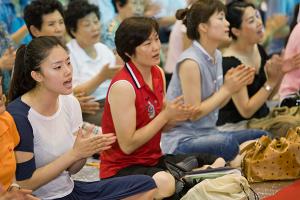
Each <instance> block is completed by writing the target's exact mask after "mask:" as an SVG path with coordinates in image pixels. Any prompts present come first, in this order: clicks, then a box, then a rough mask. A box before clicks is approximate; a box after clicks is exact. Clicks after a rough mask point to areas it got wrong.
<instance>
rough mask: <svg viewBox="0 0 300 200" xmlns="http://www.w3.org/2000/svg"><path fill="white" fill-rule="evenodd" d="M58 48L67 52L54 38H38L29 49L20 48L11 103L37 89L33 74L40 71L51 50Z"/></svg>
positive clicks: (11, 87)
mask: <svg viewBox="0 0 300 200" xmlns="http://www.w3.org/2000/svg"><path fill="white" fill-rule="evenodd" d="M56 46H61V47H62V48H64V49H65V50H66V51H67V47H66V46H65V45H64V44H63V43H62V42H61V41H60V40H59V39H58V38H56V37H54V36H42V37H37V38H34V39H33V40H32V41H31V42H30V43H29V44H28V46H27V47H26V46H25V45H22V46H21V47H19V48H18V50H17V54H16V61H15V67H14V72H13V75H12V80H11V84H10V88H9V93H8V99H9V101H13V100H14V99H16V98H18V97H19V96H22V95H23V94H25V93H26V92H28V91H30V90H32V89H33V88H35V86H36V81H35V80H34V79H33V78H32V77H31V72H32V71H40V67H39V66H40V64H41V62H42V61H43V60H44V59H45V58H46V57H47V56H48V54H49V52H50V50H51V49H52V48H53V47H56Z"/></svg>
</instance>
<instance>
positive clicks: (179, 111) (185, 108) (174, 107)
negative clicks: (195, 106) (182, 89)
mask: <svg viewBox="0 0 300 200" xmlns="http://www.w3.org/2000/svg"><path fill="white" fill-rule="evenodd" d="M164 111H165V113H166V116H167V119H168V122H171V123H174V122H180V121H186V120H188V119H189V118H190V116H191V114H192V110H191V106H189V105H185V104H184V99H183V96H179V97H177V98H176V99H174V100H173V101H171V102H166V103H165V109H164Z"/></svg>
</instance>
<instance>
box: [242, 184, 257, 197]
mask: <svg viewBox="0 0 300 200" xmlns="http://www.w3.org/2000/svg"><path fill="white" fill-rule="evenodd" d="M240 187H241V188H242V190H243V192H244V193H245V195H246V197H247V200H251V199H250V196H249V195H248V194H247V192H246V191H245V187H244V185H243V184H242V183H240ZM249 189H250V190H251V192H252V193H253V196H254V200H259V196H258V194H257V193H256V192H255V191H254V190H253V189H252V188H251V187H249Z"/></svg>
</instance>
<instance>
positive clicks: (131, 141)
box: [118, 110, 168, 155]
mask: <svg viewBox="0 0 300 200" xmlns="http://www.w3.org/2000/svg"><path fill="white" fill-rule="evenodd" d="M167 122H168V120H167V117H166V111H164V110H163V111H162V112H161V113H159V114H158V115H157V116H156V117H155V118H154V119H153V120H152V121H151V122H150V123H149V124H147V125H146V126H144V127H142V128H140V129H138V130H136V131H134V132H133V133H131V134H130V135H131V137H130V138H127V139H126V140H118V141H119V144H120V148H121V149H122V151H123V152H124V153H125V154H128V155H129V154H131V153H132V152H134V151H135V150H136V149H138V148H139V147H141V146H142V145H144V144H145V143H147V142H148V141H149V140H150V139H151V138H153V137H154V136H155V135H156V134H157V132H159V131H160V130H161V129H162V128H163V127H164V126H165V125H166V124H167ZM122 134H126V133H122Z"/></svg>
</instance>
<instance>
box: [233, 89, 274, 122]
mask: <svg viewBox="0 0 300 200" xmlns="http://www.w3.org/2000/svg"><path fill="white" fill-rule="evenodd" d="M270 95H271V92H270V91H267V90H266V89H265V88H263V87H261V88H260V89H259V90H258V91H257V92H256V94H254V95H253V96H252V97H250V98H249V95H248V91H247V87H243V88H242V89H241V90H240V91H238V92H237V93H235V94H234V95H233V96H232V100H233V102H234V105H235V106H236V108H237V110H238V111H239V113H240V114H241V115H242V116H243V117H244V118H250V117H252V116H253V115H254V113H255V112H256V111H257V110H258V109H259V108H260V107H261V106H262V105H263V104H264V103H265V102H266V101H267V100H268V98H269V96H270Z"/></svg>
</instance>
